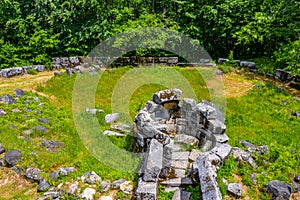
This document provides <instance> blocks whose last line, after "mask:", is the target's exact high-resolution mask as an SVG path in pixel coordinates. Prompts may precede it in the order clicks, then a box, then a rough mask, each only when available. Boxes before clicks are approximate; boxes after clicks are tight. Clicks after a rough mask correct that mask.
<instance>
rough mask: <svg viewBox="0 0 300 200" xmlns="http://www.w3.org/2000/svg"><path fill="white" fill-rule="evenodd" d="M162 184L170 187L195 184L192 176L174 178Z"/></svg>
mask: <svg viewBox="0 0 300 200" xmlns="http://www.w3.org/2000/svg"><path fill="white" fill-rule="evenodd" d="M161 184H162V185H167V186H169V187H184V186H189V185H193V181H192V179H191V178H172V179H169V180H165V181H163V182H161Z"/></svg>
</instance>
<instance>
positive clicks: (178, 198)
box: [172, 189, 192, 200]
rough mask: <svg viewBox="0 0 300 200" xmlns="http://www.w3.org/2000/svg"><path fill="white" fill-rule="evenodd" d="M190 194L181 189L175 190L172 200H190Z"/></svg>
mask: <svg viewBox="0 0 300 200" xmlns="http://www.w3.org/2000/svg"><path fill="white" fill-rule="evenodd" d="M191 197H192V194H191V193H190V192H187V191H184V190H183V189H179V190H176V191H175V193H174V195H173V197H172V200H190V199H191Z"/></svg>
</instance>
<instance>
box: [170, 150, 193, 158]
mask: <svg viewBox="0 0 300 200" xmlns="http://www.w3.org/2000/svg"><path fill="white" fill-rule="evenodd" d="M189 155H190V152H189V151H180V152H173V155H172V160H187V159H188V158H189Z"/></svg>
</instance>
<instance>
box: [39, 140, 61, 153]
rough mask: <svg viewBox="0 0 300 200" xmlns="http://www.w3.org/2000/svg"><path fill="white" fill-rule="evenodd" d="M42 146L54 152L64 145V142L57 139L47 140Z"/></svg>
mask: <svg viewBox="0 0 300 200" xmlns="http://www.w3.org/2000/svg"><path fill="white" fill-rule="evenodd" d="M41 146H43V147H46V150H48V151H51V152H54V151H57V150H58V149H59V148H61V147H63V146H64V144H63V143H61V142H59V141H55V140H45V141H43V142H42V143H41Z"/></svg>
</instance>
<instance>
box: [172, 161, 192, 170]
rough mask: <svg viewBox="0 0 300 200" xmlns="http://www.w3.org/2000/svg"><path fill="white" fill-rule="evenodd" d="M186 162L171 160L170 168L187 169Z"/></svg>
mask: <svg viewBox="0 0 300 200" xmlns="http://www.w3.org/2000/svg"><path fill="white" fill-rule="evenodd" d="M188 164H189V162H188V160H187V159H186V160H172V164H171V166H172V167H174V168H178V169H184V170H185V169H187V168H188Z"/></svg>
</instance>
